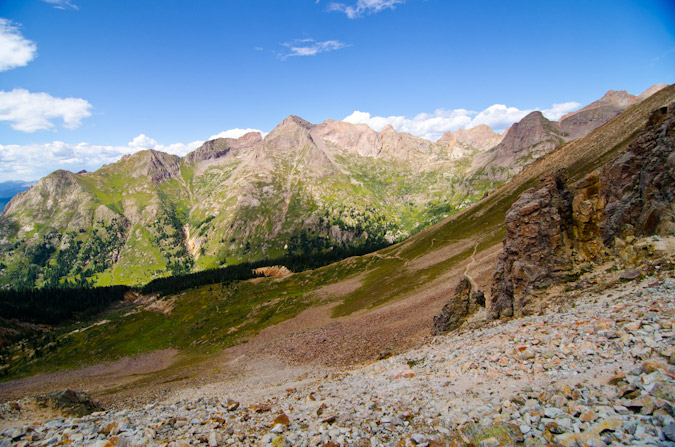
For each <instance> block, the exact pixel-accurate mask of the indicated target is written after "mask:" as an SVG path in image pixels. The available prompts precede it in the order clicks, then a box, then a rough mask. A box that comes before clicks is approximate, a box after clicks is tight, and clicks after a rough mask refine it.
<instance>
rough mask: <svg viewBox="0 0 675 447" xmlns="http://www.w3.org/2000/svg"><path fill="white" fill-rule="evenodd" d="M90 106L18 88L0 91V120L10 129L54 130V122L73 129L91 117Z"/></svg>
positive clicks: (73, 99) (23, 130) (85, 103)
mask: <svg viewBox="0 0 675 447" xmlns="http://www.w3.org/2000/svg"><path fill="white" fill-rule="evenodd" d="M89 109H91V104H89V103H88V102H87V101H85V100H84V99H81V98H55V97H53V96H51V95H49V94H48V93H31V92H29V91H28V90H24V89H21V88H17V89H14V90H12V91H9V92H5V91H0V121H9V122H10V123H11V124H10V125H11V126H12V129H15V130H20V131H22V132H35V131H37V130H46V129H52V128H54V126H55V125H54V122H53V121H54V120H57V119H61V120H63V127H65V128H66V129H75V128H77V127H79V126H80V124H81V122H82V119H83V118H87V117H88V116H91V112H90V111H89Z"/></svg>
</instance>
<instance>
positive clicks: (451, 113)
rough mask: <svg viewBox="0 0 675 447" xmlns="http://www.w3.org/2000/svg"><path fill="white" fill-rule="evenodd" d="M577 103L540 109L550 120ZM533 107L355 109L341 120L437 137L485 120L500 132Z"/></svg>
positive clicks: (374, 127) (419, 135)
mask: <svg viewBox="0 0 675 447" xmlns="http://www.w3.org/2000/svg"><path fill="white" fill-rule="evenodd" d="M580 105H581V104H579V103H576V102H566V103H563V104H554V105H553V107H551V108H550V109H544V110H541V112H542V113H543V114H544V116H545V117H546V118H548V119H550V120H558V119H560V117H561V116H563V115H564V114H565V113H567V112H571V111H572V110H574V109H576V108H578V107H579V106H580ZM533 111H534V110H520V109H518V108H517V107H507V106H506V105H503V104H494V105H491V106H490V107H488V108H486V109H484V110H482V111H480V112H475V111H471V110H466V109H454V110H446V109H438V110H436V111H435V112H433V113H420V114H419V115H417V116H415V117H413V118H407V117H405V116H387V117H383V116H371V114H370V113H367V112H361V111H358V110H357V111H355V112H353V113H352V114H351V115H349V116H347V117H346V118H345V119H344V121H347V122H349V123H354V124H356V123H363V124H367V125H369V126H370V127H372V128H373V129H375V130H377V131H380V130H382V128H384V127H385V126H387V125H391V126H392V127H393V128H394V129H396V130H397V131H399V132H406V133H410V134H413V135H416V136H418V137H422V138H426V139H428V140H431V141H436V140H437V139H439V138H440V137H441V136H442V135H443V133H445V132H448V131H452V132H455V131H457V129H460V128H463V129H470V128H472V127H476V126H478V125H480V124H487V125H488V126H490V127H491V128H492V129H493V130H494V131H495V132H503V131H504V130H505V129H506V128H507V127H509V126H511V125H512V124H513V123H515V122H518V121H520V120H521V119H523V118H524V117H525V115H527V114H529V113H531V112H533Z"/></svg>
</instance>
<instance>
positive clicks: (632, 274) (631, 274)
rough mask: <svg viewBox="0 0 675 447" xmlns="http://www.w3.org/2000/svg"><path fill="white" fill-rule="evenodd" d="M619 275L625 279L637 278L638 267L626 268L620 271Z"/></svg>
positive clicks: (638, 273)
mask: <svg viewBox="0 0 675 447" xmlns="http://www.w3.org/2000/svg"><path fill="white" fill-rule="evenodd" d="M620 277H621V279H625V280H627V281H631V280H633V279H637V278H639V277H640V270H638V269H626V270H624V271H623V272H621V275H620Z"/></svg>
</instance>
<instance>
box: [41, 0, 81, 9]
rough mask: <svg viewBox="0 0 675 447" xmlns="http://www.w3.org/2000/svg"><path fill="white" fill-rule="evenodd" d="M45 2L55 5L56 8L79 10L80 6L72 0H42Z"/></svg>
mask: <svg viewBox="0 0 675 447" xmlns="http://www.w3.org/2000/svg"><path fill="white" fill-rule="evenodd" d="M42 1H43V2H45V3H49V4H50V5H54V8H56V9H74V10H76V11H77V10H78V9H79V8H78V7H77V5H76V4H75V3H73V2H72V1H70V0H42Z"/></svg>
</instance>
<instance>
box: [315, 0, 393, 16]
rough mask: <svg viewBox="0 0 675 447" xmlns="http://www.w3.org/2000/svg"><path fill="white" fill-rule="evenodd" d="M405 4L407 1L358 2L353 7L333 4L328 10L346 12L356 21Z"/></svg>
mask: <svg viewBox="0 0 675 447" xmlns="http://www.w3.org/2000/svg"><path fill="white" fill-rule="evenodd" d="M404 2H405V0H357V1H356V4H354V5H353V6H349V5H346V4H344V3H338V2H333V3H331V4H329V5H328V10H329V11H340V12H344V13H345V14H346V15H347V17H349V18H350V19H355V18H357V17H362V16H363V15H367V14H375V13H377V12H380V11H382V10H384V9H394V8H395V7H396V5H399V4H401V3H404ZM317 3H318V2H317Z"/></svg>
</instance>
